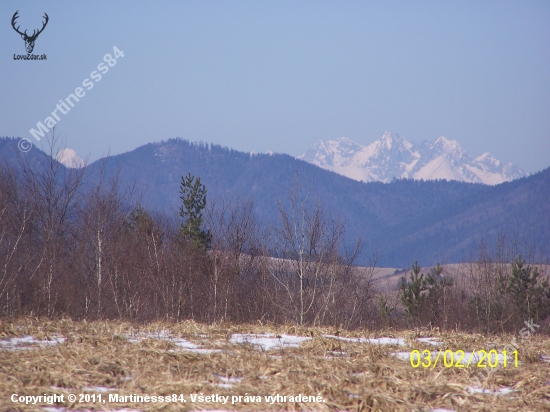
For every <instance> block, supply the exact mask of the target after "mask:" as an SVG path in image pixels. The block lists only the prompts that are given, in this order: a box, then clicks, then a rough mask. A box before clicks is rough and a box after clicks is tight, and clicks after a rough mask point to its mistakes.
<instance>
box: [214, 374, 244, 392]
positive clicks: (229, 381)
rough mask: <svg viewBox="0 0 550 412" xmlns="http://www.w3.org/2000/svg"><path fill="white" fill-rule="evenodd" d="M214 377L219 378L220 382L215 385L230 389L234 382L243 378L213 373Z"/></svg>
mask: <svg viewBox="0 0 550 412" xmlns="http://www.w3.org/2000/svg"><path fill="white" fill-rule="evenodd" d="M214 376H215V377H216V379H218V380H220V381H221V382H222V383H218V384H217V385H216V386H218V387H220V388H223V389H231V388H232V387H233V385H234V384H236V383H239V382H240V381H242V380H243V378H239V377H237V376H222V375H218V374H214Z"/></svg>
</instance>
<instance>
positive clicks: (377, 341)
mask: <svg viewBox="0 0 550 412" xmlns="http://www.w3.org/2000/svg"><path fill="white" fill-rule="evenodd" d="M323 338H331V339H338V340H341V341H346V342H356V343H371V344H373V345H398V346H406V343H405V339H403V338H372V339H367V338H344V337H342V336H336V335H323ZM416 340H417V341H419V342H423V343H429V344H430V345H441V342H440V341H438V340H437V338H417V339H416Z"/></svg>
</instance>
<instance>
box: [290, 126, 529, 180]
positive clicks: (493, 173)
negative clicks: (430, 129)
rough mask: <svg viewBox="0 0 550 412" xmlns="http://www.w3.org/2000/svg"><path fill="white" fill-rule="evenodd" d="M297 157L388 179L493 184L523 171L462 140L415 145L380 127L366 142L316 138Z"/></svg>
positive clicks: (347, 173)
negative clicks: (472, 151)
mask: <svg viewBox="0 0 550 412" xmlns="http://www.w3.org/2000/svg"><path fill="white" fill-rule="evenodd" d="M298 158H299V159H303V160H305V161H307V162H310V163H313V164H315V165H317V166H320V167H322V168H324V169H328V170H331V171H333V172H336V173H339V174H342V175H344V176H347V177H349V178H352V179H355V180H362V181H364V182H370V181H382V182H390V181H391V180H392V179H393V178H396V177H397V178H401V177H404V178H413V179H425V180H432V179H447V180H459V181H464V182H472V183H485V184H491V185H494V184H498V183H502V182H505V181H510V180H514V179H517V178H520V177H523V176H526V173H525V172H524V171H523V170H521V169H520V168H519V167H517V166H515V165H513V164H511V163H509V164H502V163H501V162H500V161H499V160H498V159H496V158H494V157H493V156H492V155H491V154H489V153H484V154H482V155H481V156H478V157H476V158H475V159H472V158H471V157H470V156H469V155H468V153H466V151H465V150H464V149H463V148H462V146H461V145H460V143H458V142H457V141H456V140H449V139H447V138H446V137H444V136H440V137H438V138H437V139H435V140H434V141H433V142H423V143H421V144H415V143H411V142H409V141H407V140H405V139H404V138H403V137H401V136H399V135H398V134H392V133H390V132H384V134H383V135H382V136H381V137H380V138H379V139H378V140H376V141H375V142H373V143H371V144H370V145H368V146H363V145H360V144H359V143H356V142H354V141H353V140H351V139H349V138H346V137H341V138H339V139H337V140H320V141H318V142H317V143H316V144H315V145H314V146H313V147H312V148H311V149H309V150H308V151H307V152H306V153H305V154H304V155H302V156H299V157H298Z"/></svg>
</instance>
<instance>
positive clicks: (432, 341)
mask: <svg viewBox="0 0 550 412" xmlns="http://www.w3.org/2000/svg"><path fill="white" fill-rule="evenodd" d="M416 340H417V341H418V342H423V343H429V344H430V345H434V346H438V345H441V342H440V341H439V340H437V338H416Z"/></svg>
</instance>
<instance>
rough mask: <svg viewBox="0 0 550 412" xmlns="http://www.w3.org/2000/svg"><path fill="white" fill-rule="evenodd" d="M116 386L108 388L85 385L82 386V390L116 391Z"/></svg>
mask: <svg viewBox="0 0 550 412" xmlns="http://www.w3.org/2000/svg"><path fill="white" fill-rule="evenodd" d="M114 391H116V388H106V387H105V386H85V387H83V388H82V392H100V393H105V392H114Z"/></svg>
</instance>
